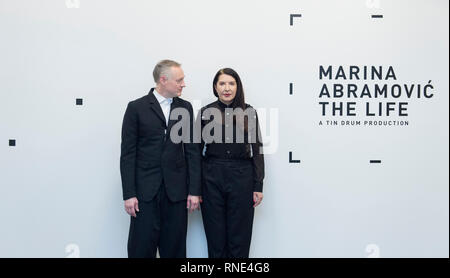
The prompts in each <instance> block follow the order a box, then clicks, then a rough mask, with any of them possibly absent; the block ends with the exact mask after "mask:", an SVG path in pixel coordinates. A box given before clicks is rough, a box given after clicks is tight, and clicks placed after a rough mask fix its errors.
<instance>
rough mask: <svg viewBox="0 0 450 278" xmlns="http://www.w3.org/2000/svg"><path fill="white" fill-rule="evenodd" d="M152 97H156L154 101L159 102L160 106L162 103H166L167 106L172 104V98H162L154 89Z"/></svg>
mask: <svg viewBox="0 0 450 278" xmlns="http://www.w3.org/2000/svg"><path fill="white" fill-rule="evenodd" d="M154 92H155V93H154V95H155V97H156V100H158V102H159V104H161V103H163V102H164V101H167V102H168V103H169V104H172V100H173V98H171V97H170V98H165V97H163V96H162V95H160V94H159V93H158V91H157V90H156V89H155V90H154Z"/></svg>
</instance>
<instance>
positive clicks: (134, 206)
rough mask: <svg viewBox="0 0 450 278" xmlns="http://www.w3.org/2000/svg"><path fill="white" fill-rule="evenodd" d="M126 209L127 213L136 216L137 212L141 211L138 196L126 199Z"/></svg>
mask: <svg viewBox="0 0 450 278" xmlns="http://www.w3.org/2000/svg"><path fill="white" fill-rule="evenodd" d="M125 210H126V211H127V213H128V214H129V215H131V216H133V217H134V218H136V212H139V206H138V199H137V198H136V197H133V198H130V199H128V200H126V201H125Z"/></svg>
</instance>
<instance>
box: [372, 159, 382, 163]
mask: <svg viewBox="0 0 450 278" xmlns="http://www.w3.org/2000/svg"><path fill="white" fill-rule="evenodd" d="M370 163H381V160H371V161H370Z"/></svg>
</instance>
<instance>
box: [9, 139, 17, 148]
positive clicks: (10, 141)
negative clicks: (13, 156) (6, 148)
mask: <svg viewBox="0 0 450 278" xmlns="http://www.w3.org/2000/svg"><path fill="white" fill-rule="evenodd" d="M9 145H10V146H11V147H15V146H16V140H15V139H9Z"/></svg>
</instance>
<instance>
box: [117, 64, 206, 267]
mask: <svg viewBox="0 0 450 278" xmlns="http://www.w3.org/2000/svg"><path fill="white" fill-rule="evenodd" d="M153 77H154V79H155V82H156V88H152V89H151V90H150V92H149V93H148V95H146V96H143V97H141V98H139V99H136V100H134V101H131V102H130V103H129V104H128V107H127V109H126V112H125V116H124V119H123V125H122V144H121V156H120V172H121V177H122V188H123V200H124V201H125V210H126V211H127V213H128V214H129V215H130V216H131V223H130V232H129V237H128V257H130V258H135V257H147V258H148V257H150V258H154V257H156V250H157V248H159V254H160V256H161V258H185V257H186V233H187V211H188V210H189V211H191V212H192V211H193V210H195V209H198V208H199V202H200V195H201V181H200V180H201V172H200V171H201V170H200V167H201V166H200V164H201V156H200V152H199V150H198V146H197V145H196V144H194V142H193V141H192V140H184V141H182V142H175V141H173V140H172V139H171V137H170V134H171V132H170V131H171V129H172V127H173V126H174V124H177V123H178V122H179V121H186V120H188V121H189V123H188V126H190V128H191V132H190V133H191V134H192V133H193V132H192V128H193V109H192V105H191V104H190V103H189V102H188V101H185V100H182V99H181V98H179V96H181V91H182V90H183V88H184V87H185V84H184V73H183V70H182V69H181V65H180V64H179V63H177V62H174V61H170V60H163V61H161V62H159V63H158V64H157V65H156V66H155V69H154V71H153ZM174 109H186V111H188V113H189V115H190V117H189V119H186V118H183V117H182V119H178V118H177V119H170V116H169V115H170V112H171V111H172V110H174ZM191 139H192V138H191Z"/></svg>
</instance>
